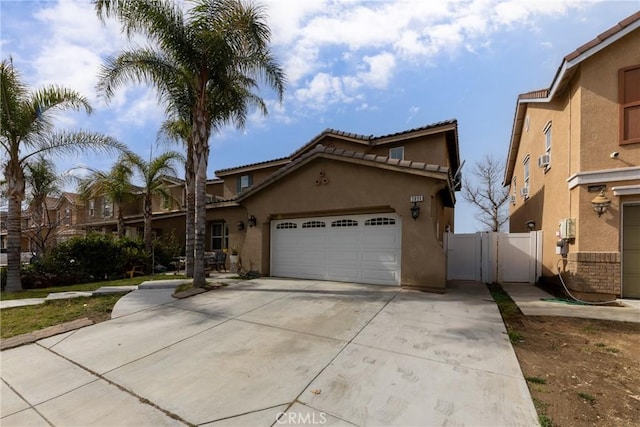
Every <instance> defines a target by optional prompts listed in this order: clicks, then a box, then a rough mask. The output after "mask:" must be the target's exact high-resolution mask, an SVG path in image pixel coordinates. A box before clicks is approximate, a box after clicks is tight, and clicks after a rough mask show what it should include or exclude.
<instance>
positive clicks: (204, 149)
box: [193, 111, 209, 288]
mask: <svg viewBox="0 0 640 427" xmlns="http://www.w3.org/2000/svg"><path fill="white" fill-rule="evenodd" d="M198 113H200V114H195V120H194V126H193V131H194V138H193V143H194V144H193V158H194V165H193V166H194V169H195V173H196V175H195V178H196V179H195V196H196V197H195V199H196V203H195V215H194V228H195V238H194V242H193V246H194V260H193V286H194V287H199V288H201V287H204V286H205V285H206V283H207V281H206V278H205V274H204V249H205V247H204V245H205V233H206V220H207V163H208V160H209V132H208V128H207V121H206V116H205V114H204V112H201V111H199V112H198Z"/></svg>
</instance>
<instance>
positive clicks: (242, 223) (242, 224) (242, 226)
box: [238, 221, 244, 231]
mask: <svg viewBox="0 0 640 427" xmlns="http://www.w3.org/2000/svg"><path fill="white" fill-rule="evenodd" d="M242 230H244V222H242V221H238V231H242Z"/></svg>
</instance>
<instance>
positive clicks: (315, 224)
mask: <svg viewBox="0 0 640 427" xmlns="http://www.w3.org/2000/svg"><path fill="white" fill-rule="evenodd" d="M324 227H325V223H324V222H322V221H308V222H305V223H304V224H302V228H324Z"/></svg>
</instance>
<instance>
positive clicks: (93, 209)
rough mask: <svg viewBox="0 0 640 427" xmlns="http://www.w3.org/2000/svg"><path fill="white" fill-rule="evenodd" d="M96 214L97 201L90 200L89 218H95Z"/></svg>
mask: <svg viewBox="0 0 640 427" xmlns="http://www.w3.org/2000/svg"><path fill="white" fill-rule="evenodd" d="M95 214H96V201H95V200H94V199H90V200H89V216H90V217H91V218H93V217H94V216H96V215H95Z"/></svg>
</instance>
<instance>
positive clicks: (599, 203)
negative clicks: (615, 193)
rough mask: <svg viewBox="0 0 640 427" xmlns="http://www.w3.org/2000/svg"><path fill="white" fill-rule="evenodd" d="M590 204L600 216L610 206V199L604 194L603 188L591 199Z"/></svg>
mask: <svg viewBox="0 0 640 427" xmlns="http://www.w3.org/2000/svg"><path fill="white" fill-rule="evenodd" d="M591 205H592V206H593V210H594V211H596V213H597V214H598V216H602V214H603V213H605V212H606V211H607V209H609V206H611V200H609V199H608V198H607V196H605V194H604V190H601V191H600V194H598V195H597V196H596V198H595V199H593V200H592V201H591Z"/></svg>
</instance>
